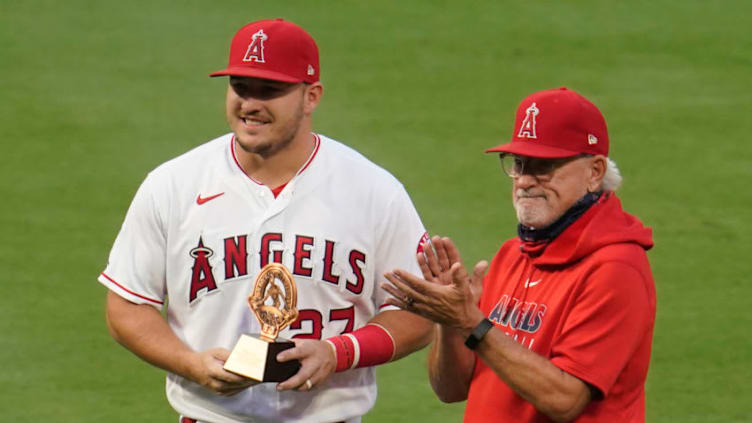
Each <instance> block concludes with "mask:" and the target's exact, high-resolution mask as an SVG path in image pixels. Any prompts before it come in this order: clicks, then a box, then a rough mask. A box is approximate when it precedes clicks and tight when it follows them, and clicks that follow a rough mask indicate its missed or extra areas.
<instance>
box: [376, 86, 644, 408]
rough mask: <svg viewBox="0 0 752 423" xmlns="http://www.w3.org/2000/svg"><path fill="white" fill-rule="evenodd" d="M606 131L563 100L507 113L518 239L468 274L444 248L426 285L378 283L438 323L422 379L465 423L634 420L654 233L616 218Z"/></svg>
mask: <svg viewBox="0 0 752 423" xmlns="http://www.w3.org/2000/svg"><path fill="white" fill-rule="evenodd" d="M608 149H609V140H608V134H607V131H606V123H605V120H604V118H603V116H602V114H601V113H600V111H599V110H598V109H597V107H596V106H594V105H593V104H592V103H591V102H590V101H588V100H587V99H585V98H584V97H582V96H581V95H579V94H577V93H575V92H574V91H571V90H568V89H566V88H561V89H556V90H546V91H542V92H538V93H535V94H533V95H531V96H529V97H528V98H526V99H525V100H523V101H522V104H521V105H520V106H519V108H518V110H517V117H516V122H515V129H514V134H513V138H512V141H511V142H510V143H508V144H504V145H500V146H497V147H494V148H491V149H489V150H487V151H488V152H494V153H500V156H501V162H502V167H503V169H504V172H505V173H506V174H507V175H509V177H511V178H512V183H513V190H512V192H513V203H514V207H515V209H516V211H517V218H518V220H519V225H518V235H519V236H518V237H516V238H514V239H511V240H508V241H507V242H505V243H504V244H503V245H502V246H501V249H500V250H499V251H498V253H497V254H496V256H495V257H494V259H493V261H492V262H491V265H490V268H489V269H488V270H489V271H488V274H487V275H486V276H485V278H483V274H484V273H485V271H486V269H487V268H488V264H487V263H486V262H480V263H478V264H477V265H476V266H475V269H474V271H473V275H472V276H470V275H468V274H467V272H466V271H465V268H464V266H463V265H462V263H461V259H460V254H459V252H458V250H457V248H456V247H455V246H454V245H453V243H452V242H451V240H450V239H449V238H440V237H434V238H433V239H432V241H433V246H434V248H433V249H431V248H424V251H425V256H422V255H421V257H419V262H420V263H421V268H422V273H423V277H424V278H425V279H421V278H418V277H416V276H414V275H411V274H410V273H408V272H406V271H404V270H395V271H394V272H393V273H391V274H389V275H387V278H388V279H389V281H390V282H391V285H389V284H386V285H385V289H387V290H388V291H389V292H390V293H392V294H393V295H394V296H395V298H394V299H391V300H389V302H390V303H392V304H394V305H397V306H399V307H401V308H403V309H405V310H409V311H412V312H413V313H416V314H419V315H421V316H424V317H427V318H429V319H431V320H433V321H435V322H436V323H438V325H437V326H436V339H435V342H434V344H433V347H432V350H431V353H430V356H429V363H428V367H429V375H430V379H431V384H432V386H433V388H434V391H435V392H436V394H437V395H438V397H439V398H440V399H441V400H442V401H445V402H453V401H462V400H465V399H467V407H466V411H465V421H466V422H486V421H488V422H499V421H510V422H511V421H514V422H539V421H550V420H554V421H573V420H574V421H578V422H642V421H644V419H645V392H644V385H645V379H646V376H647V372H648V364H649V361H650V348H651V342H652V335H653V323H654V320H655V307H656V305H655V302H656V301H655V288H654V283H653V278H652V275H651V271H650V265H649V263H648V259H647V256H646V250H648V249H650V248H651V247H652V245H653V241H652V232H651V230H650V229H649V228H647V227H645V226H643V225H642V223H640V221H639V220H638V219H637V218H635V217H633V216H631V215H629V214H627V213H625V212H624V211H623V210H622V207H621V203H620V202H619V199H618V198H617V196H616V195H615V193H614V191H615V190H616V189H617V188H618V186H619V185H620V183H621V176H620V175H619V171H618V169H617V168H616V165H615V163H614V162H613V161H611V160H610V159H609V158H608Z"/></svg>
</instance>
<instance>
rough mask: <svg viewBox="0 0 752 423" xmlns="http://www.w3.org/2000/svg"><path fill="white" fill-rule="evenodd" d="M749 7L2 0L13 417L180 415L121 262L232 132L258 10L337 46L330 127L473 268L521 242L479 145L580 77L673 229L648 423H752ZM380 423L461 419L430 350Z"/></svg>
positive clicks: (656, 220) (657, 271) (663, 250)
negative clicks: (164, 172) (235, 75)
mask: <svg viewBox="0 0 752 423" xmlns="http://www.w3.org/2000/svg"><path fill="white" fill-rule="evenodd" d="M751 13H752V4H751V3H749V2H747V1H742V0H737V1H727V2H718V3H714V2H704V1H697V0H691V1H685V2H674V1H666V0H659V1H633V2H629V3H628V4H627V2H620V3H618V4H617V3H616V2H599V1H594V0H593V1H572V2H557V1H540V2H503V1H502V2H491V1H488V2H482V1H468V2H449V1H435V2H427V1H426V2H423V1H414V2H407V1H381V2H371V3H366V2H346V1H329V2H311V1H289V2H263V3H262V2H259V3H251V2H242V1H232V2H229V1H228V2H215V3H214V4H212V5H210V3H209V2H199V1H186V2H166V1H144V0H134V1H130V2H94V1H83V0H71V1H67V2H57V1H49V0H36V1H35V0H28V1H12V0H0V142H2V152H3V154H1V155H0V178H1V181H2V182H0V198H2V200H3V206H2V208H0V225H2V232H1V233H2V240H3V242H1V243H0V268H1V269H2V273H1V274H2V279H1V280H2V282H1V283H0V362H2V363H3V364H4V365H3V368H2V370H0V392H2V394H1V395H0V421H3V422H40V421H46V422H92V423H93V422H109V423H117V422H124V423H125V422H133V421H138V422H174V421H175V420H176V417H175V414H174V412H173V411H172V410H171V408H170V407H169V405H168V404H167V402H166V400H165V396H164V381H163V372H162V371H160V370H157V369H154V368H152V367H150V366H149V365H147V364H145V363H143V362H141V361H140V360H138V359H137V358H135V357H134V356H133V355H132V354H130V353H129V352H127V351H126V350H125V349H123V348H122V347H120V346H119V345H117V344H116V343H115V342H114V341H112V340H111V338H110V337H109V335H108V333H107V329H106V327H105V322H104V318H103V317H104V316H103V309H104V307H103V298H104V294H105V289H104V288H103V287H102V286H101V285H100V284H99V283H97V282H96V281H95V279H96V277H97V275H98V274H99V272H100V271H101V270H102V269H103V268H104V266H105V263H106V260H107V254H108V252H109V249H110V247H111V244H112V241H113V239H114V237H115V235H116V234H117V231H118V229H119V227H120V224H121V222H122V219H123V216H124V214H125V211H126V209H127V207H128V204H129V203H130V200H131V198H132V196H133V194H134V193H135V190H136V188H137V187H138V185H139V184H140V182H141V180H142V179H143V177H144V176H145V175H146V173H147V172H148V171H149V170H151V169H152V168H154V167H155V166H157V165H158V164H159V163H161V162H163V161H165V160H167V159H169V158H171V157H173V156H175V155H178V154H180V153H182V152H184V151H186V150H188V149H189V148H191V147H193V146H195V145H198V144H200V143H202V142H204V141H206V140H208V139H211V138H213V137H215V136H217V135H218V134H222V133H225V132H226V131H227V128H226V124H225V120H224V106H223V101H224V90H225V84H226V81H225V80H224V79H216V80H215V79H209V78H208V77H207V74H208V73H209V72H211V71H214V70H217V69H219V68H221V67H223V66H224V65H225V63H226V54H227V50H228V46H229V41H230V38H231V37H232V35H233V33H234V32H235V30H236V29H237V28H239V27H240V26H242V25H243V24H245V23H246V22H248V21H251V20H255V19H260V18H269V17H285V18H287V19H289V20H292V21H294V22H296V23H298V24H300V25H302V26H303V27H305V28H306V29H307V30H308V31H309V32H310V33H311V34H312V35H313V36H314V37H315V38H316V39H317V41H318V44H319V48H320V50H321V60H322V75H323V83H324V85H325V95H324V99H323V102H322V104H321V105H320V107H319V109H318V110H317V112H316V115H315V128H316V130H317V131H319V132H321V133H323V134H326V135H328V136H331V137H333V138H336V139H339V140H342V141H344V142H346V143H348V144H349V145H351V146H353V147H355V148H357V149H359V150H360V151H362V152H363V153H364V154H366V155H367V156H368V157H370V158H371V159H373V160H374V161H376V162H377V163H380V164H381V165H383V166H384V167H386V168H387V169H389V170H390V171H392V172H393V173H394V174H395V175H396V176H397V177H399V178H400V179H401V180H402V181H403V183H404V184H405V186H406V187H407V189H408V191H409V192H410V193H411V195H412V197H413V200H414V202H415V204H416V206H417V208H418V210H419V211H420V213H421V215H422V217H423V220H424V223H425V224H426V226H427V228H429V231H430V232H431V233H434V234H442V235H449V236H452V237H453V238H454V239H455V240H456V241H457V243H458V244H459V246H460V248H461V250H462V251H463V253H464V257H465V259H466V263H467V264H471V263H474V262H475V261H477V260H480V259H487V258H490V257H491V256H492V255H493V254H494V253H495V252H496V249H497V248H498V246H499V245H500V243H501V242H502V241H503V240H504V239H506V238H508V237H511V236H514V234H515V218H514V215H513V213H512V209H511V205H510V200H509V197H510V191H509V181H508V180H507V179H506V178H505V177H503V176H502V175H501V173H500V171H499V168H498V162H497V160H496V158H495V157H493V156H486V155H484V154H483V153H482V152H483V149H484V148H486V147H488V146H492V145H495V144H498V143H500V142H501V141H504V140H506V139H508V138H509V136H510V134H511V128H512V125H513V122H512V119H513V114H514V110H515V107H516V106H517V104H518V102H519V101H520V100H521V99H522V98H523V97H524V96H526V95H527V94H529V93H531V92H533V91H537V90H540V89H545V88H554V87H557V86H568V87H570V88H573V89H575V90H577V91H579V92H581V93H583V94H584V95H586V96H588V97H589V98H591V99H592V100H593V101H594V102H595V103H596V104H597V105H599V107H600V108H601V110H602V111H603V112H604V114H605V115H606V119H607V121H608V124H609V131H610V136H611V141H612V148H611V152H612V153H611V156H612V158H614V159H615V160H616V162H617V163H618V164H619V166H620V168H621V169H622V173H623V175H624V177H625V183H624V186H623V188H622V190H621V191H620V196H621V198H622V201H623V203H624V205H625V208H626V209H627V210H628V211H630V212H632V213H634V214H636V215H638V216H639V217H640V218H641V219H642V220H643V221H644V222H645V223H646V224H648V225H649V226H651V227H653V229H654V235H655V240H656V247H655V248H654V249H653V250H652V251H651V252H650V255H649V257H650V260H651V262H652V266H653V270H654V276H655V280H656V285H657V291H658V307H659V308H658V316H657V322H656V329H655V340H654V349H653V359H652V365H651V370H650V375H649V379H648V398H647V415H648V421H650V422H746V421H752V402H750V398H752V384H751V383H750V380H752V335H751V333H752V332H751V331H750V327H751V326H752V312H751V311H750V298H752V287H750V275H751V274H752V260H750V253H752V244H751V243H750V239H752V224H750V223H749V219H750V218H752V189H751V188H750V187H749V185H748V184H749V179H747V178H750V177H751V176H752V146H750V141H749V134H750V133H752V118H750V116H752V101H750V99H752V89H751V88H750V80H751V78H752V77H751V76H750V75H752V35H750V31H749V27H750V19H749V16H750V14H751ZM379 378H380V379H379V380H380V384H379V389H380V396H379V399H378V402H377V405H376V407H375V409H374V410H373V411H372V412H371V413H370V414H369V415H367V416H366V418H365V421H367V422H401V421H405V422H428V421H430V422H433V423H439V422H457V421H460V420H461V417H462V413H463V409H464V405H463V404H453V405H446V404H442V403H440V402H439V401H438V400H436V399H435V398H434V396H433V393H432V392H431V390H430V387H429V386H428V381H427V376H426V373H425V354H424V353H423V352H421V353H418V354H415V355H414V356H411V357H409V358H407V359H405V360H402V361H401V362H397V363H394V364H390V365H386V366H383V367H382V368H380V369H379Z"/></svg>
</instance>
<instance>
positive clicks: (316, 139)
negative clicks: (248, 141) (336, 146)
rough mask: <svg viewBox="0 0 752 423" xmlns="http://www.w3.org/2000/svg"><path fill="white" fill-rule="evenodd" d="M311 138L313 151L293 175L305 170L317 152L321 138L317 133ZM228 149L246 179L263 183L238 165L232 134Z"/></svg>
mask: <svg viewBox="0 0 752 423" xmlns="http://www.w3.org/2000/svg"><path fill="white" fill-rule="evenodd" d="M313 139H314V142H315V143H316V145H314V146H313V153H311V157H309V158H308V160H306V162H305V164H303V167H301V168H300V170H299V171H298V173H296V174H295V176H298V175H300V174H301V173H303V171H304V170H306V168H307V167H308V165H310V164H311V162H312V161H313V158H314V157H316V153H318V151H319V147H320V146H321V139H320V138H319V135H318V134H315V133H314V134H313ZM230 150H231V151H232V160H234V161H235V164H236V165H237V166H238V168H239V169H240V171H241V172H243V173H244V174H245V176H247V177H248V179H250V180H251V181H253V182H254V183H255V184H256V185H264V184H262V183H261V182H259V181H257V180H255V179H253V176H251V175H249V174H248V173H247V172H246V171H245V169H243V166H241V165H240V162H239V161H238V157H237V155H236V154H235V135H233V136H232V139H230Z"/></svg>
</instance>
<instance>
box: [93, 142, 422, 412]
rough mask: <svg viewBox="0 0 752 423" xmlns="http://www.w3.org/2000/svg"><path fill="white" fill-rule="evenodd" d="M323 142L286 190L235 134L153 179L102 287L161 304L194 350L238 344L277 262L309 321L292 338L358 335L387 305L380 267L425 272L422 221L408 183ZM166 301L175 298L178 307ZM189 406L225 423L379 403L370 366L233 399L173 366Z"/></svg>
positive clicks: (183, 407)
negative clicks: (268, 268)
mask: <svg viewBox="0 0 752 423" xmlns="http://www.w3.org/2000/svg"><path fill="white" fill-rule="evenodd" d="M314 138H315V142H316V145H315V149H314V151H313V153H312V155H311V157H310V158H309V159H308V161H307V162H306V163H305V165H304V166H303V167H302V168H301V170H300V171H299V172H298V174H297V175H296V176H295V177H294V178H293V179H292V180H291V181H290V182H289V183H287V185H286V186H285V187H284V189H283V190H282V192H281V193H279V195H278V196H277V197H276V198H275V196H274V195H273V193H272V191H271V190H270V189H269V188H268V187H266V186H264V185H262V184H260V183H258V182H257V181H255V180H253V179H252V178H250V177H249V176H248V175H246V174H245V172H244V171H243V169H242V168H241V167H240V165H239V164H238V161H237V158H236V156H235V142H234V140H233V136H232V134H227V135H224V136H222V137H220V138H217V139H215V140H212V141H210V142H208V143H206V144H204V145H201V146H199V147H197V148H195V149H193V150H191V151H189V152H187V153H185V154H183V155H181V156H179V157H177V158H175V159H172V160H170V161H168V162H166V163H164V164H162V165H161V166H159V167H158V168H156V169H155V170H154V171H152V172H151V173H149V175H148V176H147V177H146V179H145V180H144V182H143V183H142V185H141V187H140V188H139V190H138V192H137V193H136V196H135V198H134V199H133V202H132V204H131V206H130V209H129V210H128V213H127V215H126V217H125V221H124V223H123V226H122V228H121V230H120V233H119V234H118V236H117V239H116V240H115V243H114V246H113V247H112V251H111V252H110V257H109V262H108V264H107V268H106V269H105V271H104V272H103V273H102V274H101V275H100V277H99V281H100V282H101V283H102V284H104V285H105V286H107V287H108V288H109V289H111V290H112V291H114V292H115V293H117V294H118V295H120V296H122V297H123V298H125V299H127V300H129V301H131V302H134V303H139V304H149V305H152V306H154V307H155V308H157V309H160V310H161V309H162V308H163V307H167V320H168V322H169V325H170V326H171V327H172V329H173V330H174V331H175V333H176V334H177V336H178V337H179V338H180V339H181V340H183V342H185V343H186V344H187V345H188V346H189V347H190V348H192V349H194V350H195V351H203V350H206V349H210V348H215V347H223V348H227V349H230V350H231V349H232V348H233V346H234V345H235V343H236V342H237V340H238V338H239V336H240V335H241V334H243V333H258V332H259V331H260V325H259V322H258V321H257V319H256V317H255V315H253V313H252V312H251V310H250V308H249V306H248V302H247V298H248V295H249V293H250V292H251V290H252V289H253V284H254V282H255V278H256V275H257V274H258V272H259V271H260V269H261V268H262V267H263V266H264V265H265V264H267V263H269V262H272V261H275V262H281V263H282V264H284V265H285V266H286V267H287V268H288V269H289V270H290V271H291V272H292V273H293V275H294V277H295V283H296V285H297V289H298V310H299V311H300V317H299V320H298V321H297V322H296V323H293V324H292V325H291V326H290V327H288V328H287V329H285V330H283V331H282V332H281V333H280V336H281V337H283V338H288V339H291V338H295V337H308V338H316V339H324V338H328V337H330V336H335V335H339V334H342V333H344V332H349V331H352V330H354V329H358V328H359V327H362V326H363V325H365V324H366V322H367V321H368V320H369V319H371V318H372V317H373V316H374V315H375V314H376V313H378V312H379V311H380V309H383V307H384V304H385V299H386V297H387V295H388V294H387V293H386V291H384V290H382V289H381V288H380V287H379V286H378V285H379V284H380V283H381V282H383V281H385V279H384V278H383V274H384V273H385V272H388V271H391V270H393V269H395V268H402V269H405V270H408V271H410V272H413V273H415V274H420V269H419V267H418V264H417V261H416V259H415V254H416V250H417V248H418V245H419V242H420V240H421V239H422V238H423V237H424V236H425V234H426V233H425V229H424V227H423V224H422V223H421V221H420V218H419V216H418V214H417V212H416V211H415V208H414V206H413V204H412V202H411V200H410V198H409V197H408V195H407V193H406V192H405V190H404V188H403V186H402V185H401V184H400V183H399V181H397V179H396V178H394V177H393V176H392V175H391V174H389V173H388V172H387V171H385V170H383V169H382V168H380V167H378V166H377V165H375V164H374V163H372V162H370V161H369V160H368V159H366V158H365V157H363V156H362V155H360V154H359V153H357V152H356V151H354V150H353V149H351V148H349V147H347V146H345V145H343V144H341V143H339V142H337V141H334V140H332V139H329V138H326V137H324V136H321V135H314ZM168 302H169V305H168ZM166 385H167V386H166V390H167V397H168V400H169V402H170V404H171V405H172V406H173V408H174V409H175V410H176V411H177V412H178V413H180V414H182V415H185V416H188V417H192V418H195V419H198V420H205V421H210V422H217V423H235V422H266V421H269V422H272V421H275V422H277V421H289V422H294V421H306V422H315V421H321V422H324V421H327V422H333V421H341V420H348V419H351V418H355V417H357V416H361V415H363V414H365V413H366V412H367V411H368V410H369V409H370V408H371V407H372V406H373V404H374V402H375V400H376V382H375V375H374V369H373V368H361V369H355V370H350V371H345V372H341V373H335V374H333V375H332V376H331V377H330V378H329V379H328V380H326V381H325V382H323V383H322V384H320V385H319V386H317V387H316V388H315V389H314V390H313V391H311V392H297V391H285V392H277V391H276V390H275V387H276V384H274V383H265V384H259V385H257V386H255V387H252V388H250V389H247V390H245V391H243V392H241V393H240V394H237V395H235V396H231V397H222V396H219V395H216V394H214V393H211V392H209V391H207V390H205V389H204V388H202V387H200V386H199V385H197V384H195V383H193V382H190V381H188V380H186V379H183V378H182V377H180V376H177V375H175V374H172V373H168V374H167V384H166Z"/></svg>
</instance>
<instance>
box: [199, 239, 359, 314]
mask: <svg viewBox="0 0 752 423" xmlns="http://www.w3.org/2000/svg"><path fill="white" fill-rule="evenodd" d="M294 238H295V239H294V243H293V245H294V246H295V249H294V251H293V263H292V265H291V266H289V267H290V270H291V271H292V273H293V274H294V275H297V276H305V277H313V276H314V275H313V270H314V269H313V263H312V257H311V252H312V250H313V249H314V246H318V244H323V249H324V256H323V258H322V263H321V271H320V275H315V276H316V277H317V278H318V279H320V280H322V281H324V282H328V283H330V284H333V285H339V284H340V283H344V284H345V289H347V290H348V291H349V292H351V293H353V294H356V295H359V294H361V293H362V292H363V282H364V277H363V269H364V266H365V263H366V254H365V253H363V252H362V251H358V250H357V249H351V250H350V251H349V253H348V254H347V257H348V265H349V267H350V270H351V271H352V274H353V275H354V276H355V277H354V280H349V279H347V278H342V277H341V276H340V275H338V274H336V273H335V271H334V268H335V263H334V249H335V246H336V241H331V240H328V239H324V240H320V239H316V238H315V237H313V236H307V235H295V236H294ZM247 240H248V235H236V236H230V237H227V238H225V239H224V242H223V245H221V246H219V248H221V249H222V251H223V255H222V263H224V266H223V267H224V273H223V275H224V280H225V281H227V280H230V279H235V278H238V277H242V276H246V275H248V257H249V250H248V245H247ZM260 240H261V243H260V244H261V245H259V247H258V249H257V250H256V251H250V253H257V254H259V261H258V263H259V269H261V268H263V267H264V266H266V265H267V264H269V263H270V262H274V263H280V264H283V263H282V253H283V251H284V249H283V248H282V245H284V243H286V242H287V241H288V240H284V239H283V236H282V234H281V233H278V232H271V233H265V234H263V235H262V236H261V237H260ZM189 254H190V256H191V257H192V258H193V265H192V266H191V272H190V273H191V282H190V283H191V287H190V290H189V298H188V301H189V302H190V303H192V302H194V301H195V300H197V299H199V298H200V296H201V295H202V294H207V293H210V292H212V291H214V290H215V289H217V287H218V285H217V281H216V279H215V274H214V269H213V267H212V264H211V263H210V260H209V259H210V258H211V257H212V256H214V249H213V248H211V247H209V246H206V245H205V244H204V240H203V238H202V237H200V236H199V239H198V244H197V246H196V247H195V248H193V249H191V250H190V252H189ZM220 272H221V271H220Z"/></svg>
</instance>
